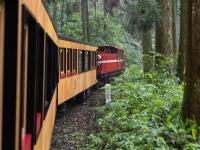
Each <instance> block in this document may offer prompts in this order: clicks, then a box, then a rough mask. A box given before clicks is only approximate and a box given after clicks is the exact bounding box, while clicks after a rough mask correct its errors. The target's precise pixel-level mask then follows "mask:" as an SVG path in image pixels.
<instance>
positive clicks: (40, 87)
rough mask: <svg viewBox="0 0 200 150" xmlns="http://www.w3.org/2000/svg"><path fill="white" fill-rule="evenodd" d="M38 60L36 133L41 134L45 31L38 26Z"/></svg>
mask: <svg viewBox="0 0 200 150" xmlns="http://www.w3.org/2000/svg"><path fill="white" fill-rule="evenodd" d="M37 37H38V38H37V60H36V61H37V62H36V65H37V67H36V70H37V71H36V73H37V75H36V97H37V98H36V114H35V118H36V119H35V126H36V127H35V133H36V138H37V137H38V135H39V132H40V129H41V126H42V115H43V106H44V105H43V100H44V99H43V96H44V93H43V87H44V86H43V85H44V78H43V77H44V31H43V30H42V28H41V27H40V28H39V27H38V30H37Z"/></svg>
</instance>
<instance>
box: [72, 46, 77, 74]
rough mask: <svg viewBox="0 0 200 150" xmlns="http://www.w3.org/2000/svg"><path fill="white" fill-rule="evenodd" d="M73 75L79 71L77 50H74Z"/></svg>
mask: <svg viewBox="0 0 200 150" xmlns="http://www.w3.org/2000/svg"><path fill="white" fill-rule="evenodd" d="M72 66H73V75H75V74H76V73H77V50H73V64H72Z"/></svg>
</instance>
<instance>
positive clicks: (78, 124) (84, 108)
mask: <svg viewBox="0 0 200 150" xmlns="http://www.w3.org/2000/svg"><path fill="white" fill-rule="evenodd" d="M104 103H105V93H104V91H103V90H100V89H97V90H95V91H92V92H91V95H90V96H89V97H88V98H86V99H85V100H80V101H79V102H76V103H74V102H73V101H69V102H66V103H65V104H64V105H61V107H59V108H58V112H57V116H56V122H55V126H54V131H53V137H52V142H51V148H50V150H75V149H78V148H79V147H82V146H84V145H85V144H87V142H88V141H87V136H88V135H89V134H90V133H92V132H97V131H98V126H97V124H96V117H97V116H98V112H97V111H96V108H97V107H98V106H102V105H104Z"/></svg>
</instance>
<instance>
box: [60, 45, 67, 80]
mask: <svg viewBox="0 0 200 150" xmlns="http://www.w3.org/2000/svg"><path fill="white" fill-rule="evenodd" d="M65 76H66V49H64V48H61V49H60V77H61V78H63V77H65Z"/></svg>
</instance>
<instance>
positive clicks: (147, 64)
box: [142, 31, 153, 73]
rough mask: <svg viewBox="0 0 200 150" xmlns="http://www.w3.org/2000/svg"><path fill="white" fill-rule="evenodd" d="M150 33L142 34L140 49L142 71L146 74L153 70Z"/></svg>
mask: <svg viewBox="0 0 200 150" xmlns="http://www.w3.org/2000/svg"><path fill="white" fill-rule="evenodd" d="M151 39H152V38H151V31H148V32H145V33H143V34H142V49H143V55H144V56H143V70H144V73H147V72H149V71H151V70H152V69H153V56H152V55H151V53H150V52H151V51H152V40H151Z"/></svg>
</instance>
